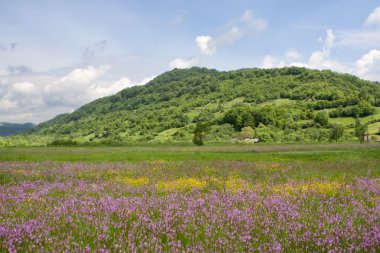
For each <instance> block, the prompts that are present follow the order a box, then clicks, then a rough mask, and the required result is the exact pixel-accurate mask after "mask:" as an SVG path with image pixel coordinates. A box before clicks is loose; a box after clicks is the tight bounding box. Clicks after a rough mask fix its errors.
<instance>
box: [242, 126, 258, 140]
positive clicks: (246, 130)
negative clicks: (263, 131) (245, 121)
mask: <svg viewBox="0 0 380 253" xmlns="http://www.w3.org/2000/svg"><path fill="white" fill-rule="evenodd" d="M254 136H255V131H254V130H253V128H252V127H250V126H247V127H243V128H242V129H241V131H240V133H239V139H240V140H244V139H251V138H253V137H254Z"/></svg>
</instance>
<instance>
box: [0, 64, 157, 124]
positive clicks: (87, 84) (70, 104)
mask: <svg viewBox="0 0 380 253" xmlns="http://www.w3.org/2000/svg"><path fill="white" fill-rule="evenodd" d="M108 69H109V66H100V67H94V66H88V67H85V68H77V69H74V70H72V71H71V72H69V73H68V74H67V75H65V76H62V77H58V78H57V77H50V78H46V77H43V78H41V77H34V78H33V76H30V78H31V79H32V80H33V81H25V80H23V79H24V78H25V77H22V76H9V77H10V78H11V79H12V81H9V80H7V79H3V80H1V79H0V121H10V122H33V123H39V122H41V121H45V120H47V119H49V118H52V117H54V116H56V115H57V114H61V113H67V112H72V111H73V110H75V109H76V108H78V107H79V106H81V105H83V104H85V103H87V102H90V101H93V100H95V99H97V98H100V97H104V96H109V95H112V94H115V93H117V92H119V91H120V90H122V89H125V88H128V87H132V86H136V85H144V84H146V83H147V82H149V81H150V80H152V79H153V78H155V77H156V76H148V77H145V78H143V79H142V80H140V81H138V82H134V81H131V79H130V78H128V77H126V76H124V77H121V78H120V79H119V80H116V81H110V80H107V79H106V78H105V77H104V75H105V74H106V72H107V71H108ZM18 80H21V81H18ZM46 84H48V85H46Z"/></svg>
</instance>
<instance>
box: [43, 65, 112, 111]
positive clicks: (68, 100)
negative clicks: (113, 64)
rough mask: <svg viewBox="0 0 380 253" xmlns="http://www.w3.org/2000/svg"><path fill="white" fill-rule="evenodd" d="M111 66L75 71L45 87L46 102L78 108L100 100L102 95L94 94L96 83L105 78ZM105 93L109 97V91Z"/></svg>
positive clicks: (91, 67) (90, 67)
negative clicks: (94, 100)
mask: <svg viewBox="0 0 380 253" xmlns="http://www.w3.org/2000/svg"><path fill="white" fill-rule="evenodd" d="M108 69H109V66H101V67H99V68H95V67H93V66H89V67H87V68H83V69H79V68H78V69H74V70H73V71H71V72H70V73H69V74H68V75H66V76H64V77H62V78H60V79H58V80H57V81H55V82H53V83H52V84H49V85H47V86H46V87H45V89H44V92H45V94H46V100H47V102H48V104H51V105H54V106H57V105H60V106H63V105H65V106H67V105H70V106H74V107H77V106H79V105H82V104H84V103H86V102H89V101H91V100H92V99H95V98H98V97H99V96H101V95H102V93H96V94H95V93H94V90H93V89H94V87H95V88H96V87H98V86H97V85H96V84H95V82H96V81H97V80H98V79H99V78H100V77H101V76H103V75H104V74H105V73H106V72H107V70H108ZM104 92H105V93H106V94H104V95H108V93H107V89H104Z"/></svg>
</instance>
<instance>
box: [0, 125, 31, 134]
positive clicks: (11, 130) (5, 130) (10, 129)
mask: <svg viewBox="0 0 380 253" xmlns="http://www.w3.org/2000/svg"><path fill="white" fill-rule="evenodd" d="M35 126H36V125H35V124H32V123H21V124H20V123H9V122H0V136H12V135H16V134H20V133H24V132H26V131H29V130H30V129H32V128H33V127H35Z"/></svg>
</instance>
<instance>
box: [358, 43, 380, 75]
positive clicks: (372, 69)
mask: <svg viewBox="0 0 380 253" xmlns="http://www.w3.org/2000/svg"><path fill="white" fill-rule="evenodd" d="M379 70H380V50H377V49H373V50H370V51H369V52H368V53H366V54H364V55H363V56H362V57H361V58H360V59H359V60H357V61H356V63H355V72H356V73H357V74H358V75H359V76H361V77H363V78H365V79H368V80H372V81H380V72H379Z"/></svg>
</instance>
